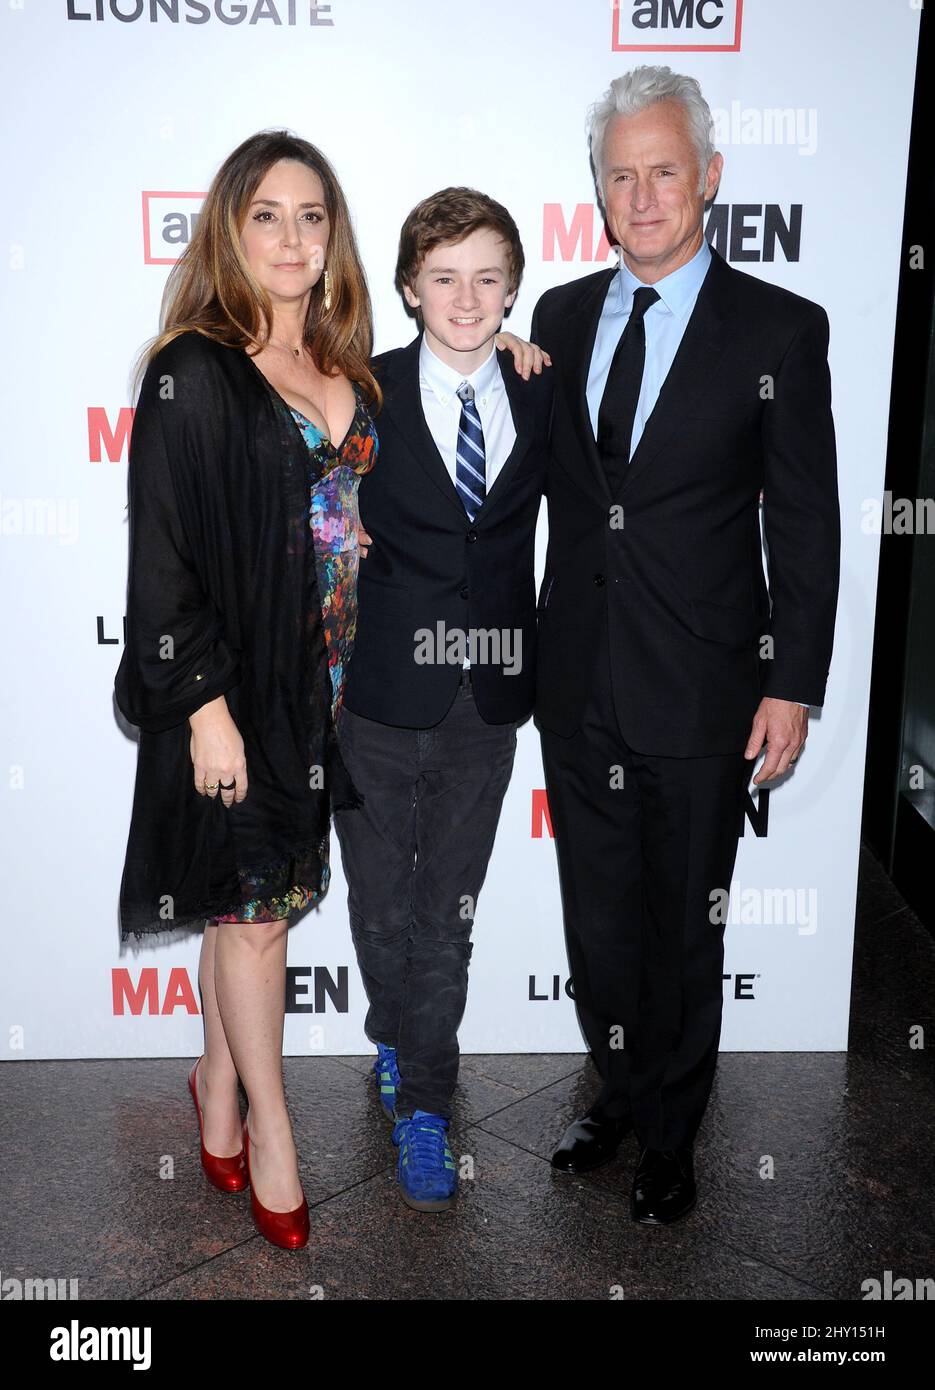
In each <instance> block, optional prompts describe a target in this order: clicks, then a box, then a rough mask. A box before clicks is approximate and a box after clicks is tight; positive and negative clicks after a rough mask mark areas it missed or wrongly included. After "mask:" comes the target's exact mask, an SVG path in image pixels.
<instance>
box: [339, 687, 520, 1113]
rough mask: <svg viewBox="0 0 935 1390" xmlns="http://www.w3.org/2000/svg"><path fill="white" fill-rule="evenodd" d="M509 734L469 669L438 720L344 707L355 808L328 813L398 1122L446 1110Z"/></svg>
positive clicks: (374, 1036)
mask: <svg viewBox="0 0 935 1390" xmlns="http://www.w3.org/2000/svg"><path fill="white" fill-rule="evenodd" d="M517 727H518V725H517V724H515V723H510V724H488V723H486V722H485V721H484V720H483V719H482V718H481V716H480V715H479V714H478V712H477V707H476V705H475V703H474V695H473V691H472V688H471V681H470V675H469V673H467V672H466V673H465V674H463V675H462V678H461V684H460V685H459V687H458V693H457V695H456V696H455V699H454V702H453V703H452V705H451V708H450V709H449V711H448V713H447V714H446V715H445V717H444V719H442V720H441V722H440V723H438V724H436V725H434V726H433V727H432V728H428V729H408V728H396V727H395V726H393V725H389V724H381V723H379V722H378V721H376V720H373V719H365V718H363V717H362V716H361V715H358V714H354V713H353V712H352V711H351V710H349V709H348V708H347V706H346V705H345V706H343V707H342V708H341V711H340V713H339V715H338V736H339V739H340V743H341V752H342V755H343V757H344V761H345V764H346V765H347V769H348V771H349V772H350V775H351V777H352V778H353V781H354V783H355V785H356V786H357V788H358V790H359V791H360V792H361V793H362V795H363V799H364V805H363V806H362V807H359V808H357V809H356V810H345V811H337V812H336V813H335V817H334V823H335V829H336V831H337V835H338V840H339V842H340V845H341V860H342V863H343V866H344V874H345V877H346V878H347V885H348V899H347V900H348V909H349V915H350V922H351V935H352V937H353V940H354V946H355V949H356V952H357V961H358V964H359V966H360V972H361V975H362V977H363V981H364V988H365V989H366V991H367V998H368V1000H369V1004H370V1007H369V1009H368V1011H367V1017H366V1020H365V1023H364V1031H365V1032H366V1034H367V1037H368V1038H369V1039H370V1040H371V1042H381V1043H386V1044H387V1045H389V1046H390V1047H395V1048H396V1056H397V1063H398V1066H399V1071H400V1077H401V1084H400V1086H399V1087H398V1088H397V1092H396V1113H397V1115H399V1116H402V1115H412V1114H413V1112H414V1111H415V1110H424V1111H427V1112H429V1113H430V1114H434V1115H444V1116H445V1117H449V1116H450V1114H451V1099H452V1094H453V1092H454V1088H455V1082H456V1081H457V1077H458V1062H459V1057H460V1051H459V1048H458V1027H459V1025H460V1023H461V1018H462V1016H463V1014H464V1006H465V1003H466V1001H467V986H468V965H469V962H470V958H471V952H472V949H473V947H472V943H471V929H472V927H473V925H474V912H475V907H476V904H477V898H478V895H479V893H480V890H481V887H482V886H483V882H484V878H485V876H486V873H487V864H488V861H489V859H490V854H491V851H492V849H493V843H494V837H495V835H496V831H497V823H498V821H499V819H500V808H501V806H502V804H503V797H504V793H505V792H506V789H507V786H508V785H509V781H510V774H511V773H512V771H513V758H514V754H515V752H516V730H517Z"/></svg>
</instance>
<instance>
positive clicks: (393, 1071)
mask: <svg viewBox="0 0 935 1390" xmlns="http://www.w3.org/2000/svg"><path fill="white" fill-rule="evenodd" d="M373 1074H374V1077H375V1078H376V1083H377V1093H378V1094H379V1097H380V1104H381V1105H382V1106H383V1109H384V1110H385V1111H386V1113H387V1115H389V1117H390V1119H391V1120H395V1119H396V1089H397V1087H398V1086H399V1068H398V1067H397V1065H396V1048H395V1047H387V1046H386V1044H385V1043H377V1060H376V1061H375V1062H374V1064H373Z"/></svg>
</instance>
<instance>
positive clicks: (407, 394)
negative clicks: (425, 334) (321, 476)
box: [377, 334, 467, 518]
mask: <svg viewBox="0 0 935 1390" xmlns="http://www.w3.org/2000/svg"><path fill="white" fill-rule="evenodd" d="M421 343H422V335H421V334H420V335H419V337H418V338H416V339H414V341H413V342H411V343H410V344H409V346H408V347H407V348H405V349H404V351H403V356H402V358H401V360H400V363H399V367H398V370H397V372H396V373H395V374H394V379H393V381H392V382H391V383H388V384H387V385H385V386H384V389H383V411H381V414H382V413H385V414H386V415H388V416H389V418H390V420H391V421H392V422H393V425H394V426H395V427H396V429H397V430H398V431H399V433H400V434H401V435H402V437H403V439H404V440H405V441H406V444H407V445H408V446H409V449H410V451H411V453H412V454H413V455H414V456H415V459H416V461H417V462H418V463H419V465H420V467H421V468H423V469H424V471H425V474H426V477H427V478H428V479H429V480H430V482H432V483H433V484H434V485H435V487H437V488H438V490H439V491H440V492H441V493H442V494H443V495H444V496H445V497H446V498H447V499H448V501H449V502H450V503H451V505H452V506H453V507H457V509H458V512H459V514H460V515H461V517H462V518H464V517H466V515H467V513H466V512H465V510H464V505H463V503H462V501H461V498H460V497H459V496H458V492H457V489H456V488H455V485H454V483H453V482H452V481H451V475H450V473H449V472H448V469H447V468H446V467H445V461H444V459H443V458H442V456H441V454H440V453H439V452H438V448H437V446H436V443H435V440H434V439H433V438H432V431H431V430H430V429H429V427H428V425H427V424H426V421H425V412H424V411H423V409H422V391H421V388H420V386H419V348H420V346H421ZM377 428H378V429H379V422H378V424H377Z"/></svg>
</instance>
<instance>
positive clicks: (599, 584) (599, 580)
mask: <svg viewBox="0 0 935 1390" xmlns="http://www.w3.org/2000/svg"><path fill="white" fill-rule="evenodd" d="M594 583H595V584H596V585H597V587H598V588H599V589H603V587H604V576H603V575H602V574H596V575H595V576H594Z"/></svg>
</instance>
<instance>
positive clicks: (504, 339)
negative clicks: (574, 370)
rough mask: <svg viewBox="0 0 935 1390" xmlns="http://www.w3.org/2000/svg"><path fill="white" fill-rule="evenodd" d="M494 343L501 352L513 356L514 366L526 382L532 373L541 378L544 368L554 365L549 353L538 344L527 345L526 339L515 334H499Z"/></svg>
mask: <svg viewBox="0 0 935 1390" xmlns="http://www.w3.org/2000/svg"><path fill="white" fill-rule="evenodd" d="M494 342H495V343H496V345H497V347H498V348H499V349H500V350H501V352H503V351H506V352H511V353H512V354H513V365H514V367H515V368H516V370H517V371H518V372H519V374H520V376H521V377H522V378H523V380H524V381H528V380H529V377H530V373H531V372H535V373H536V375H537V376H540V375H541V374H542V368H543V366H546V367H551V365H552V359H551V357H550V356H549V354H548V353H547V352H545V351H544V350H543V349H542V348H541V347H539V346H538V345H537V344H536V343H527V342H526V340H525V338H517V336H516V334H515V333H503V332H501V333H498V334H497V335H496V337H495V338H494Z"/></svg>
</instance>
